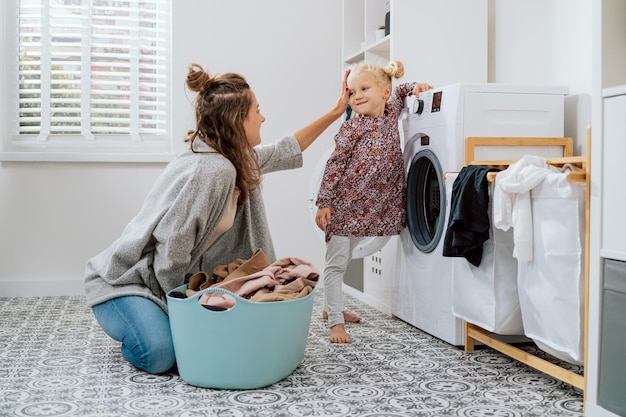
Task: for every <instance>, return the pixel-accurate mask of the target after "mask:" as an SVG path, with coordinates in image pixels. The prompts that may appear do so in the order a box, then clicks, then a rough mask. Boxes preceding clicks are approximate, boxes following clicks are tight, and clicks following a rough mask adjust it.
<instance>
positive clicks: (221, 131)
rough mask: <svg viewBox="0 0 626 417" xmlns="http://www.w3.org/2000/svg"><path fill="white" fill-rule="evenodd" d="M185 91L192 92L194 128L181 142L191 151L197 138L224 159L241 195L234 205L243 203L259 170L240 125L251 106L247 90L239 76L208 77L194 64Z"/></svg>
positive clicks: (250, 97) (229, 74)
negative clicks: (232, 173)
mask: <svg viewBox="0 0 626 417" xmlns="http://www.w3.org/2000/svg"><path fill="white" fill-rule="evenodd" d="M187 87H188V88H189V89H190V90H191V91H193V92H196V93H197V95H196V97H195V99H194V108H195V113H196V127H195V128H194V129H193V130H190V131H189V132H187V137H186V138H185V142H189V146H190V149H191V150H192V151H193V152H196V151H195V150H194V149H193V141H194V139H195V138H196V137H197V138H199V139H201V140H202V141H203V142H205V143H206V144H207V145H209V146H210V147H212V148H213V149H215V150H216V151H217V152H219V153H220V154H222V155H224V157H226V158H227V159H228V160H229V161H230V162H231V163H232V164H233V165H234V166H235V169H236V170H237V180H236V185H237V187H238V188H239V190H240V191H241V193H240V194H239V201H238V203H239V204H241V203H243V202H245V201H246V199H247V198H248V197H249V195H250V191H252V190H253V189H254V188H255V187H256V186H257V185H259V183H260V182H261V169H260V167H259V162H258V160H257V158H256V154H255V153H254V150H253V149H252V148H251V147H250V144H249V143H248V138H247V137H246V132H245V129H244V127H243V122H244V120H245V119H246V117H247V116H248V112H249V111H250V106H251V105H252V95H251V91H250V86H249V85H248V83H247V82H246V80H245V79H244V77H242V76H241V75H239V74H234V73H225V74H217V75H215V76H211V75H209V73H208V72H207V71H205V70H204V69H203V68H202V67H201V66H200V65H198V64H191V65H190V66H189V71H188V73H187Z"/></svg>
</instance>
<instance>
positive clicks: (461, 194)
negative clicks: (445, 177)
mask: <svg viewBox="0 0 626 417" xmlns="http://www.w3.org/2000/svg"><path fill="white" fill-rule="evenodd" d="M491 171H498V169H495V168H488V167H483V166H476V165H469V166H465V167H463V168H462V169H461V171H460V172H459V176H458V177H457V178H456V179H455V180H454V183H453V185H452V193H451V196H450V218H449V220H448V230H447V231H446V235H445V237H444V241H443V256H449V257H464V258H466V259H467V260H468V261H469V262H470V263H471V264H472V265H474V266H479V265H480V261H481V259H482V257H483V243H485V242H486V241H487V240H489V230H490V228H491V223H490V221H489V212H488V211H489V189H488V187H487V180H486V176H487V173H488V172H491Z"/></svg>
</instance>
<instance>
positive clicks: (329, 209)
mask: <svg viewBox="0 0 626 417" xmlns="http://www.w3.org/2000/svg"><path fill="white" fill-rule="evenodd" d="M403 75H404V65H403V64H402V63H401V62H399V61H392V62H390V63H389V64H388V65H387V66H385V67H383V66H380V65H377V64H373V63H367V62H360V63H358V64H354V65H352V66H351V67H350V75H349V76H348V88H349V91H350V100H349V103H350V107H351V108H352V111H353V113H357V114H358V115H357V117H352V118H351V119H349V120H346V121H345V122H344V123H343V124H342V125H341V128H340V129H339V133H337V135H336V136H335V150H334V152H333V153H332V155H331V156H330V158H329V159H328V162H327V163H326V169H325V170H324V177H323V179H322V184H321V186H320V190H319V192H318V197H317V202H316V205H317V207H318V210H317V213H316V215H315V223H316V224H317V226H318V227H319V228H320V229H322V230H323V231H324V232H325V234H326V259H325V263H326V266H325V268H324V298H325V300H324V303H325V313H324V315H325V316H326V315H327V316H328V323H329V325H330V341H331V342H332V343H352V339H351V338H350V336H349V335H348V333H347V332H346V330H345V322H346V321H348V322H358V321H359V318H358V317H356V316H354V315H351V314H348V313H344V312H343V311H342V290H341V285H342V282H343V276H344V274H345V271H346V268H347V266H348V263H349V262H350V261H351V259H352V255H351V254H352V250H353V249H354V248H355V247H356V246H357V245H358V244H359V242H360V241H361V240H362V239H364V238H366V237H370V236H391V235H397V234H399V233H400V231H401V229H402V228H403V227H405V223H406V220H405V217H406V216H405V202H406V196H405V194H406V193H405V185H404V184H405V178H404V163H403V159H402V150H401V149H400V133H399V131H398V117H399V116H400V112H401V111H402V107H403V104H404V102H403V100H404V98H405V97H406V96H408V95H410V94H415V95H418V94H419V93H420V92H422V91H426V90H428V89H431V88H432V86H431V85H430V84H426V83H406V84H401V85H399V86H397V87H396V88H395V89H394V90H393V94H392V85H391V80H392V78H401V77H402V76H403Z"/></svg>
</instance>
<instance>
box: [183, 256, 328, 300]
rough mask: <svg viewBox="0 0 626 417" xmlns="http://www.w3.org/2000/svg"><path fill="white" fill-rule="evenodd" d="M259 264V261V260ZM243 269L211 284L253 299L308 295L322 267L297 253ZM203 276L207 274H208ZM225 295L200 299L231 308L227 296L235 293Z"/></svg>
mask: <svg viewBox="0 0 626 417" xmlns="http://www.w3.org/2000/svg"><path fill="white" fill-rule="evenodd" d="M261 252H262V251H261ZM258 253H259V251H257V252H255V255H256V256H257V258H259V256H258ZM256 264H257V265H258V264H259V263H258V262H256ZM247 270H250V268H247ZM240 273H241V271H240ZM240 273H239V274H229V276H227V277H226V278H224V279H223V280H222V281H221V282H218V283H216V284H213V285H210V287H211V288H223V289H225V290H228V291H230V292H232V293H234V294H237V295H238V296H240V297H242V298H246V299H248V300H251V301H257V302H267V301H282V300H291V299H295V298H300V297H304V296H306V295H308V294H309V293H310V292H311V291H312V290H313V288H314V287H315V285H316V284H317V282H318V279H319V271H318V270H317V268H316V267H315V266H314V265H313V264H311V263H310V262H307V261H305V260H302V259H299V258H294V257H291V258H282V259H279V260H277V261H276V262H274V263H272V264H270V265H268V266H266V267H265V268H263V269H261V270H259V271H256V272H253V273H250V274H247V275H243V276H241V275H240ZM199 274H200V273H199ZM204 277H207V275H206V274H205V275H204ZM192 280H193V277H192ZM192 280H190V283H191V281H192ZM197 281H198V279H197V278H196V282H197ZM190 291H193V292H194V293H195V292H196V290H194V289H190ZM223 295H224V294H221V293H214V292H211V293H205V294H203V295H202V296H201V297H200V300H199V301H200V304H203V305H205V306H211V307H215V308H212V309H215V310H219V309H228V308H231V307H232V306H233V304H234V300H228V298H232V297H223Z"/></svg>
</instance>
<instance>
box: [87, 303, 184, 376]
mask: <svg viewBox="0 0 626 417" xmlns="http://www.w3.org/2000/svg"><path fill="white" fill-rule="evenodd" d="M93 313H94V315H95V316H96V320H97V321H98V323H99V324H100V326H101V327H102V330H104V332H105V333H106V334H107V335H109V336H110V337H111V338H113V339H115V340H117V341H119V342H122V348H121V349H122V355H123V356H124V359H126V360H127V361H128V362H130V363H131V364H133V365H135V366H136V367H137V368H139V369H142V370H144V371H146V372H149V373H151V374H160V373H163V372H167V371H168V370H170V369H171V368H172V366H174V363H175V361H176V357H175V356H174V343H173V341H172V333H171V331H170V322H169V318H168V317H167V314H165V312H164V311H163V310H162V309H161V307H159V306H158V305H156V304H155V303H154V302H152V301H150V300H149V299H147V298H144V297H138V296H127V297H119V298H114V299H112V300H109V301H105V302H104V303H100V304H97V305H95V306H93Z"/></svg>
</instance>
